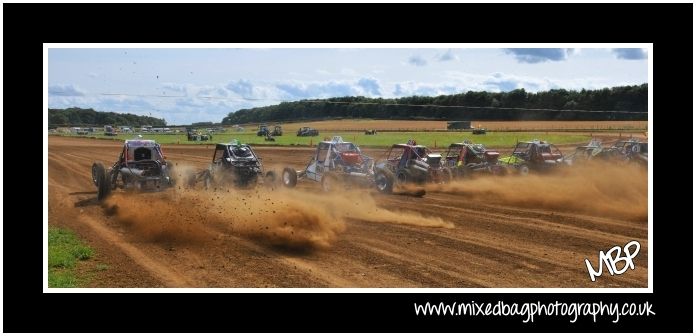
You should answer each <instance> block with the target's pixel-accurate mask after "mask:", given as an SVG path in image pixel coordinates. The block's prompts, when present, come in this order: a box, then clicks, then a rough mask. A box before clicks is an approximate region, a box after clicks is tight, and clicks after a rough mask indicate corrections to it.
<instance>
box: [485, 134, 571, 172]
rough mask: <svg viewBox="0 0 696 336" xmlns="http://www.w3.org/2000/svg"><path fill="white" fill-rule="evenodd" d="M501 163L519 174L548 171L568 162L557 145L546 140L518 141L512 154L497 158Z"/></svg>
mask: <svg viewBox="0 0 696 336" xmlns="http://www.w3.org/2000/svg"><path fill="white" fill-rule="evenodd" d="M498 161H499V162H500V163H501V164H504V165H506V166H507V167H508V168H510V169H514V170H515V171H517V172H518V173H519V174H520V175H527V174H529V171H530V170H533V171H540V172H541V171H548V170H552V169H556V168H557V167H561V166H565V165H568V164H569V161H566V160H564V158H563V153H561V151H560V150H559V149H558V147H556V146H554V145H553V144H550V143H548V142H546V141H539V140H536V139H535V140H533V141H519V142H517V145H516V146H515V148H514V149H513V150H512V155H510V156H506V157H504V158H500V159H498Z"/></svg>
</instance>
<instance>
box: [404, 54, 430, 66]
mask: <svg viewBox="0 0 696 336" xmlns="http://www.w3.org/2000/svg"><path fill="white" fill-rule="evenodd" d="M408 64H411V65H415V66H425V65H427V64H428V61H426V60H425V58H423V57H421V56H418V55H413V56H411V57H409V58H408Z"/></svg>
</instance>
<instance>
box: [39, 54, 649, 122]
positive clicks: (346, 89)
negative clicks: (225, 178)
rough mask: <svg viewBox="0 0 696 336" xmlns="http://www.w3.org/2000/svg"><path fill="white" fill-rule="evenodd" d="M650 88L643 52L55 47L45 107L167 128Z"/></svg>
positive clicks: (49, 70)
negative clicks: (256, 113) (480, 94)
mask: <svg viewBox="0 0 696 336" xmlns="http://www.w3.org/2000/svg"><path fill="white" fill-rule="evenodd" d="M647 82H648V62H647V51H646V50H644V49H609V48H601V49H600V48H597V49H569V48H518V49H499V48H495V49H493V48H489V49H475V48H472V49H434V48H423V49H418V48H411V49H405V48H404V49H395V48H389V49H374V48H367V49H360V48H343V49H341V48H339V49H335V48H334V49H309V48H307V49H288V48H284V49H281V48H278V49H273V48H266V49H259V48H256V49H251V48H246V49H232V48H227V49H195V48H191V49H185V48H182V49H133V48H108V49H85V48H69V49H68V48H50V49H49V51H48V83H49V85H48V86H49V87H48V105H49V107H50V108H65V107H73V106H77V107H83V108H94V109H95V110H99V111H114V112H130V113H135V114H143V115H152V116H156V117H161V118H165V119H166V120H167V122H168V124H170V125H171V124H185V123H191V122H199V121H214V122H219V121H221V120H222V118H223V117H224V116H226V115H227V114H228V113H229V112H233V111H237V110H239V109H242V108H248V107H253V106H265V105H272V104H277V103H279V102H281V101H292V100H300V99H307V98H329V97H336V96H347V95H362V96H369V97H385V98H391V97H403V96H411V95H425V96H435V95H441V94H453V93H459V92H466V91H469V90H474V91H479V90H486V91H494V92H500V91H510V90H514V89H517V88H524V89H525V90H527V91H531V92H536V91H543V90H549V89H556V88H564V89H583V88H585V89H596V88H603V87H611V86H618V85H635V84H642V83H647Z"/></svg>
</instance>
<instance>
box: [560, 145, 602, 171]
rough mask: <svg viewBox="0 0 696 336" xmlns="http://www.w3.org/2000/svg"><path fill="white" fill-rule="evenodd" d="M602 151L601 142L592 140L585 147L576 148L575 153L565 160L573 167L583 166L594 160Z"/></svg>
mask: <svg viewBox="0 0 696 336" xmlns="http://www.w3.org/2000/svg"><path fill="white" fill-rule="evenodd" d="M602 151H603V148H602V142H601V141H600V140H598V139H592V140H590V142H589V143H588V144H587V145H584V146H578V147H576V148H575V153H573V154H570V155H568V156H566V157H565V160H566V161H568V162H569V163H572V164H574V165H575V164H583V163H586V162H588V161H591V160H594V158H595V157H597V155H598V154H600V153H601V152H602Z"/></svg>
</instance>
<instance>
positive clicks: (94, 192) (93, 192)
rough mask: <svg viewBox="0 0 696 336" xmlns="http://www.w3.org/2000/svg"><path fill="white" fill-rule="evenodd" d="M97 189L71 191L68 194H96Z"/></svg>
mask: <svg viewBox="0 0 696 336" xmlns="http://www.w3.org/2000/svg"><path fill="white" fill-rule="evenodd" d="M96 194H97V192H96V191H76V192H71V193H69V194H68V195H70V196H73V195H96Z"/></svg>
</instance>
